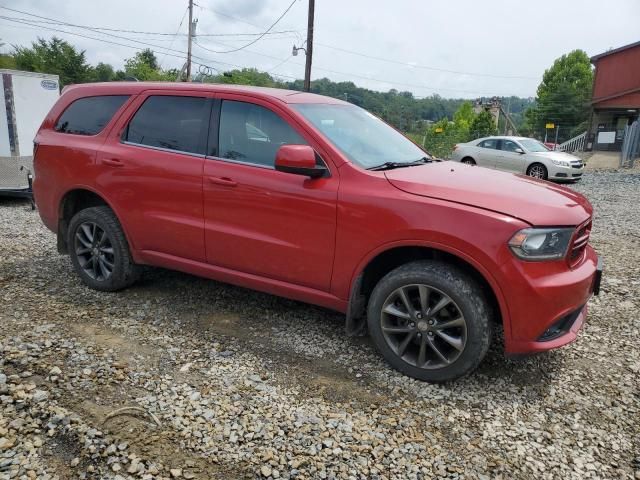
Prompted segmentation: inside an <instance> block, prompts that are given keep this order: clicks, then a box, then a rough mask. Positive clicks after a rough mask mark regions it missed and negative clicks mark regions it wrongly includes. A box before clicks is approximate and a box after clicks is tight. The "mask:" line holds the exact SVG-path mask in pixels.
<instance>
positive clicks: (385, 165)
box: [367, 157, 433, 171]
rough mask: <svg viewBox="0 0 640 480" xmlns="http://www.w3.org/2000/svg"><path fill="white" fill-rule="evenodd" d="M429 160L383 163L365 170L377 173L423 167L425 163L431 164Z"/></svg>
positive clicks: (425, 158) (423, 158)
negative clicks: (378, 171) (417, 166)
mask: <svg viewBox="0 0 640 480" xmlns="http://www.w3.org/2000/svg"><path fill="white" fill-rule="evenodd" d="M432 161H433V160H431V159H430V158H428V157H422V158H419V159H418V160H414V161H413V162H384V163H381V164H380V165H376V166H375V167H369V168H367V170H372V171H377V170H391V169H394V168H403V167H414V166H416V165H424V164H425V163H431V162H432Z"/></svg>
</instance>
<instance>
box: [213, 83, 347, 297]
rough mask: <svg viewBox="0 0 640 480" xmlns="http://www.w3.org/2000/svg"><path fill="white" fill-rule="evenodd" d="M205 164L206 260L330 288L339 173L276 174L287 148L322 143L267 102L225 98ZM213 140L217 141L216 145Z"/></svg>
mask: <svg viewBox="0 0 640 480" xmlns="http://www.w3.org/2000/svg"><path fill="white" fill-rule="evenodd" d="M220 97H221V98H220V100H219V101H218V102H217V104H216V108H215V110H214V112H215V113H214V115H212V121H211V129H213V130H212V131H211V132H210V142H209V143H210V147H209V148H210V149H211V151H210V156H209V157H208V158H207V159H206V160H205V166H204V217H205V242H206V251H207V261H208V262H209V263H211V264H214V265H216V266H221V267H226V268H230V269H233V270H237V271H240V272H244V273H249V274H254V275H258V276H261V277H267V278H270V279H274V280H280V281H285V282H289V283H293V284H297V285H302V286H306V287H310V288H314V289H318V290H324V291H328V290H329V286H330V281H331V272H332V267H333V255H334V243H335V231H336V202H337V191H338V182H339V178H338V173H337V170H336V169H335V168H333V166H332V164H331V162H330V161H329V159H327V158H326V157H325V159H324V160H323V159H321V158H320V156H319V157H318V161H319V162H320V161H322V162H325V163H326V166H327V167H328V168H329V169H330V171H331V175H330V176H328V177H326V178H318V179H311V178H309V177H305V176H302V175H294V174H290V173H284V172H278V171H276V170H275V169H274V162H275V156H276V152H277V150H278V148H279V147H280V146H281V145H285V144H310V145H311V146H312V147H314V148H315V149H316V152H318V153H320V154H321V152H320V149H319V146H318V144H317V143H316V142H315V141H314V140H313V139H312V138H311V137H310V136H309V135H308V133H306V132H304V131H303V130H302V129H301V128H300V127H299V126H297V125H295V122H294V121H293V119H292V118H291V117H289V115H288V114H287V112H286V111H285V110H283V109H280V108H278V107H277V106H274V105H271V104H270V103H268V102H263V101H260V100H257V99H253V98H246V97H243V96H240V95H232V94H222V95H220ZM212 139H213V141H212Z"/></svg>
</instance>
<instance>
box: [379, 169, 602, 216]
mask: <svg viewBox="0 0 640 480" xmlns="http://www.w3.org/2000/svg"><path fill="white" fill-rule="evenodd" d="M384 173H385V176H386V177H387V180H388V181H389V182H390V183H391V185H393V186H394V187H396V188H398V189H399V190H402V191H404V192H407V193H412V194H414V195H420V196H423V197H430V198H437V199H441V200H447V201H451V202H456V203H461V204H464V205H470V206H474V207H479V208H483V209H485V210H491V211H494V212H499V213H502V214H505V215H509V216H512V217H515V218H518V219H520V220H524V221H525V222H527V223H530V224H531V225H538V226H570V225H571V226H573V225H579V224H581V223H582V222H584V221H586V220H587V219H588V218H589V217H591V214H592V213H593V208H592V207H591V204H590V203H589V201H588V200H587V199H586V198H585V197H584V196H582V195H580V194H579V193H577V192H574V191H573V190H570V189H568V188H565V187H561V186H559V185H554V184H553V183H549V182H545V181H543V180H536V179H534V178H530V177H525V176H523V175H513V174H511V173H506V172H499V171H496V170H490V169H488V168H482V167H475V166H470V165H465V164H461V163H457V162H450V161H447V162H441V163H430V164H427V165H421V166H416V167H405V168H397V169H394V170H387V171H385V172H384Z"/></svg>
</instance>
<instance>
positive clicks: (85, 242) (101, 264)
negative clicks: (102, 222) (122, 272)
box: [74, 222, 115, 281]
mask: <svg viewBox="0 0 640 480" xmlns="http://www.w3.org/2000/svg"><path fill="white" fill-rule="evenodd" d="M74 250H75V254H76V257H77V258H78V263H79V264H80V267H81V268H82V270H84V272H85V273H86V274H87V275H88V276H89V277H90V278H92V279H94V280H97V281H104V280H107V279H108V278H109V277H110V276H111V274H112V273H113V266H114V263H115V256H114V251H113V245H112V244H111V240H110V239H109V236H108V235H107V232H105V231H104V230H103V229H102V228H100V226H99V225H98V224H97V223H95V222H84V223H81V224H80V226H78V228H77V229H76V233H75V239H74Z"/></svg>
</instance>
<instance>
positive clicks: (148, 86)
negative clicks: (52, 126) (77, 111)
mask: <svg viewBox="0 0 640 480" xmlns="http://www.w3.org/2000/svg"><path fill="white" fill-rule="evenodd" d="M68 90H78V91H83V92H86V95H89V94H92V95H118V94H130V95H135V94H139V93H141V92H144V91H148V90H163V91H172V90H175V91H183V92H184V91H192V92H211V93H242V94H245V95H250V96H252V97H256V98H263V99H276V100H280V101H281V102H284V103H346V102H344V101H342V100H339V99H337V98H332V97H325V96H324V95H316V94H315V93H307V92H299V91H297V90H285V89H282V88H268V87H253V86H248V85H233V84H226V83H187V82H104V83H83V84H77V85H69V86H68V87H65V89H64V90H63V91H62V93H65V92H66V91H68Z"/></svg>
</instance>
